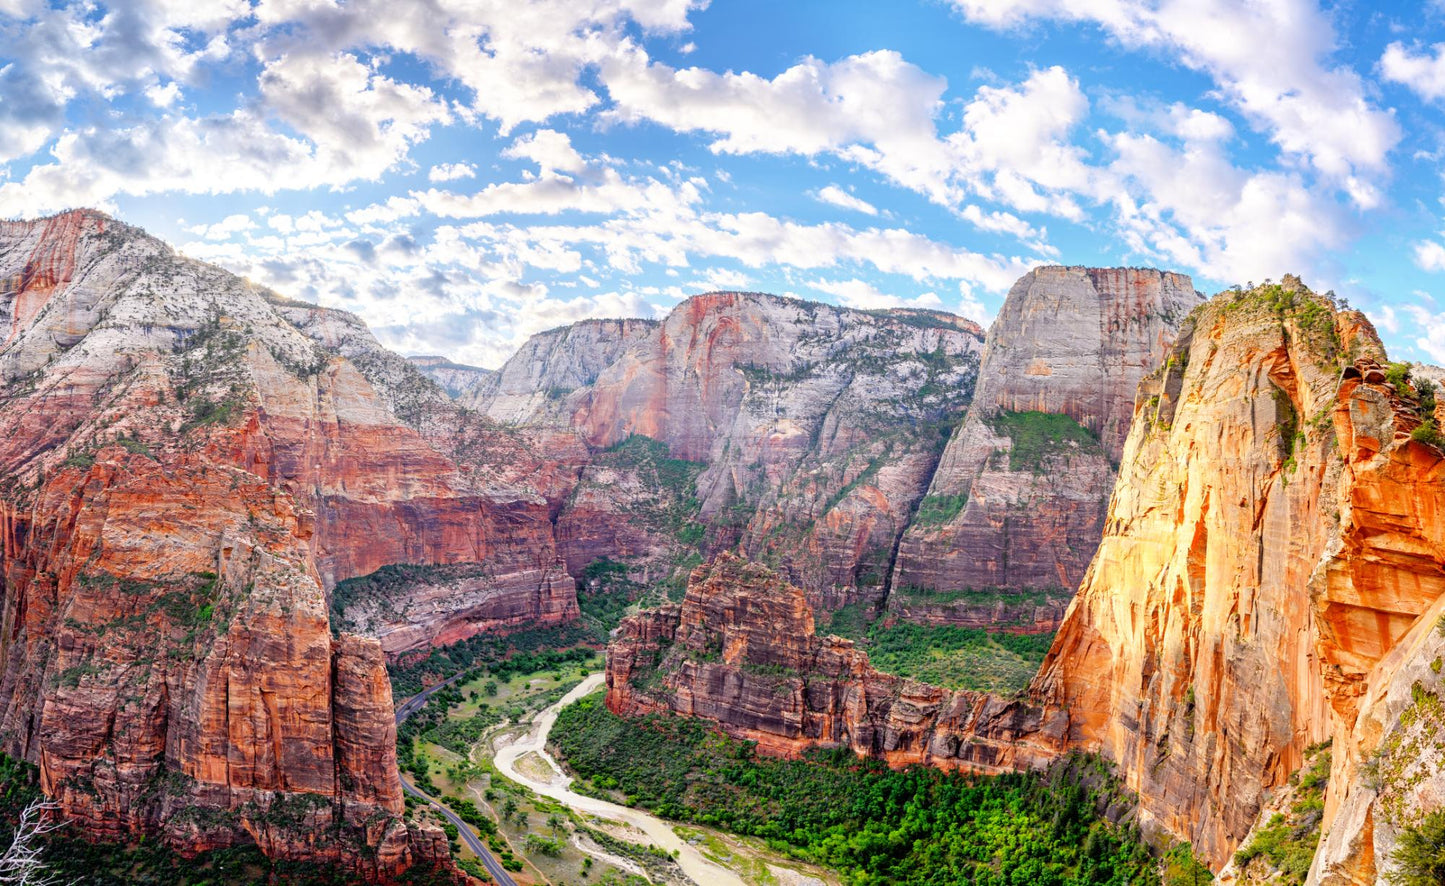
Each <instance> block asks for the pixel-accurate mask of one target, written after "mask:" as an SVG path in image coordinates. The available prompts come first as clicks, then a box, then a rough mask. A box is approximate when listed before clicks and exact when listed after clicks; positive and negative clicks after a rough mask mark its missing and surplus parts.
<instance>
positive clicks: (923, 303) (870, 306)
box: [805, 278, 943, 310]
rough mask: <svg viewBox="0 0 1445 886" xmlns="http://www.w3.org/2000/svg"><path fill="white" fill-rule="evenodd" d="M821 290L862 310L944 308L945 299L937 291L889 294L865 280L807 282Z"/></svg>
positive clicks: (850, 306)
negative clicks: (914, 293)
mask: <svg viewBox="0 0 1445 886" xmlns="http://www.w3.org/2000/svg"><path fill="white" fill-rule="evenodd" d="M805 285H806V286H809V287H811V288H813V289H816V290H818V291H819V292H825V293H827V294H829V295H832V296H835V297H836V298H837V299H838V301H839V302H841V303H842V304H843V305H844V307H849V308H859V309H861V310H877V309H880V308H928V309H930V310H942V308H943V301H942V300H941V299H940V298H939V297H938V294H937V293H935V292H925V293H923V294H921V295H918V296H915V297H913V298H901V297H899V296H896V295H889V294H888V293H885V292H881V291H880V290H879V289H878V288H877V287H875V286H874V285H873V284H871V283H868V282H866V281H864V280H859V279H856V278H854V279H852V280H813V281H811V282H809V283H807V284H805Z"/></svg>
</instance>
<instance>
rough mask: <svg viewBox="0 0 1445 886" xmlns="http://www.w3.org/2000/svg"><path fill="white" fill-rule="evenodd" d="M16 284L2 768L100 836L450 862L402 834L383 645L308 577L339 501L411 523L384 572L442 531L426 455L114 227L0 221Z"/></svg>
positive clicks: (284, 342) (238, 302) (10, 286)
mask: <svg viewBox="0 0 1445 886" xmlns="http://www.w3.org/2000/svg"><path fill="white" fill-rule="evenodd" d="M0 279H3V280H4V281H6V282H5V284H4V288H3V289H0V314H3V316H4V317H5V318H6V320H7V322H8V324H9V325H8V332H7V335H8V338H7V340H6V342H5V344H4V346H3V347H0V384H3V385H4V393H5V397H4V399H3V402H0V476H3V478H4V479H3V481H0V539H3V544H4V561H3V587H4V591H5V593H4V599H3V609H0V625H3V633H0V747H3V749H4V750H5V751H6V752H7V753H11V754H13V755H16V756H19V757H23V758H24V759H27V760H29V761H31V762H34V763H35V764H37V765H38V766H39V767H40V772H41V785H42V787H43V789H44V790H45V791H46V793H47V794H49V795H51V796H52V797H54V798H55V799H56V800H57V801H58V802H59V803H60V804H61V806H62V808H63V810H64V813H65V814H66V815H67V816H68V817H71V818H73V819H76V820H78V821H80V822H82V823H83V825H84V831H85V832H86V833H88V834H93V835H96V836H99V837H103V838H109V839H126V838H131V837H134V836H138V835H142V834H153V835H158V836H160V837H161V838H163V839H165V840H166V841H167V842H169V843H171V844H172V845H174V846H177V847H178V848H180V849H181V850H183V851H186V852H191V851H199V850H203V849H210V848H216V847H223V846H231V845H237V844H242V843H255V844H256V845H258V846H259V847H260V848H261V849H262V850H263V851H265V852H266V853H267V854H268V855H270V856H272V857H277V858H293V859H306V860H313V861H333V862H337V863H340V864H342V865H343V866H345V867H348V868H351V869H352V870H354V871H355V872H356V873H357V874H358V875H360V876H362V877H364V878H365V879H368V880H390V879H393V878H394V877H396V876H397V875H399V874H400V873H401V872H402V871H404V870H405V869H406V868H408V867H409V866H411V865H412V864H413V863H415V862H416V861H417V860H419V859H428V860H439V859H444V858H445V857H446V855H445V847H444V843H443V842H442V841H441V840H439V839H438V837H439V835H438V834H437V833H434V832H432V831H425V832H423V831H419V830H417V829H416V828H415V827H414V826H411V825H408V824H407V823H406V822H405V821H404V820H403V818H402V816H401V813H402V802H401V792H400V783H399V781H398V778H397V773H396V760H395V747H394V742H395V728H394V725H393V719H392V717H393V715H392V700H391V694H390V685H389V682H388V680H387V676H386V671H385V668H384V661H383V654H382V649H381V646H380V645H379V644H378V643H377V642H376V641H375V640H367V639H361V638H359V637H354V636H348V635H345V634H343V635H341V636H340V637H333V635H332V631H331V628H330V625H329V623H328V605H327V603H328V601H327V594H326V591H325V588H324V585H323V582H322V580H321V575H320V574H319V572H318V569H317V562H318V559H319V558H318V553H319V554H320V559H322V560H326V559H327V558H328V554H327V552H330V553H331V555H333V556H331V559H332V560H334V559H335V557H334V554H335V552H336V551H338V550H339V549H340V548H341V547H342V546H343V543H342V542H341V541H339V539H340V538H341V536H340V535H339V534H337V533H334V532H330V533H329V531H328V529H327V526H328V523H327V519H326V515H327V513H328V508H331V507H333V506H335V505H334V503H335V502H336V501H337V500H338V499H345V500H346V501H348V502H354V501H357V500H360V501H364V502H366V506H365V508H370V509H371V511H373V512H374V511H375V510H385V509H390V511H391V513H393V514H394V515H396V517H397V518H394V519H393V521H392V522H391V524H390V526H388V530H389V532H388V533H387V535H388V537H387V538H386V539H385V540H383V541H381V542H380V543H378V544H377V545H376V548H378V549H380V550H382V551H383V552H385V551H386V550H387V549H388V546H389V545H402V546H403V547H399V548H398V549H400V550H405V549H406V548H405V547H404V545H405V544H406V542H404V541H402V542H397V541H395V540H394V539H395V536H396V535H397V534H398V533H397V532H396V530H397V529H398V528H403V527H406V526H408V525H411V526H419V527H425V526H426V525H427V524H426V521H427V519H430V517H429V515H432V514H435V513H436V512H437V511H445V510H446V509H447V507H448V506H447V505H445V504H443V505H430V506H429V505H428V504H427V500H428V496H430V495H431V494H432V492H433V491H435V490H438V489H439V491H437V494H436V497H437V498H441V497H444V496H445V494H446V493H447V491H449V490H454V487H448V486H446V485H445V483H446V480H445V479H443V480H440V481H438V480H435V479H431V478H423V477H421V476H419V475H421V474H428V473H430V471H431V470H432V469H433V468H434V467H436V460H435V458H434V457H433V456H431V455H429V454H428V453H427V451H426V447H425V446H424V445H422V444H421V443H420V442H419V440H418V438H417V436H416V433H415V432H412V431H409V430H406V429H404V428H403V429H399V428H397V427H396V426H397V425H399V424H400V423H399V422H397V421H396V419H394V418H393V419H391V420H390V423H388V421H387V420H386V416H387V415H390V414H393V411H394V408H395V407H394V406H393V405H392V404H391V403H386V404H385V405H380V404H381V398H380V397H379V396H378V394H377V393H376V391H375V389H374V388H373V387H371V386H370V385H369V383H367V382H366V381H365V380H364V379H363V378H362V376H361V375H360V374H358V372H357V371H356V370H355V369H352V368H350V367H349V366H348V361H346V360H345V359H344V358H339V357H337V356H336V355H335V354H324V353H318V351H317V350H316V348H315V345H314V344H313V342H312V341H310V340H308V338H307V337H306V336H304V335H302V334H301V332H300V331H299V330H298V329H297V328H296V327H294V326H293V325H291V324H289V323H288V322H287V321H286V320H285V319H284V318H283V317H281V316H280V315H279V314H278V313H277V311H276V309H275V307H274V306H273V305H272V304H271V303H270V302H269V301H268V300H267V299H266V298H264V297H263V296H262V295H261V294H260V293H257V292H255V291H254V290H252V289H251V288H250V287H249V286H248V285H246V284H244V283H242V282H241V281H239V280H237V279H236V278H234V277H231V276H230V275H227V274H225V273H223V272H221V271H219V270H217V269H214V268H210V267H208V266H205V265H201V264H199V263H195V262H189V261H186V260H183V259H180V258H178V257H177V256H175V255H174V254H173V253H171V252H170V251H169V250H167V249H166V248H165V247H164V246H162V245H161V244H159V243H158V242H156V241H154V240H152V239H151V238H148V237H146V236H145V235H144V234H142V233H141V232H139V231H137V230H135V229H132V228H128V227H126V226H124V225H119V224H117V223H115V222H112V221H111V220H109V219H107V218H105V217H104V216H101V215H98V214H94V213H85V212H76V213H68V214H66V215H63V216H58V217H56V218H55V219H51V220H48V221H46V222H42V223H7V224H5V225H4V227H3V228H0ZM283 376H284V377H283ZM393 393H394V392H393ZM307 398H310V404H309V405H307V406H304V407H303V406H302V405H301V403H302V401H304V400H306V399H307ZM308 410H309V411H308ZM351 430H355V432H356V433H357V435H358V436H359V437H360V438H361V439H362V442H361V444H360V445H373V446H385V447H389V448H393V449H396V450H399V451H400V453H401V454H399V455H398V454H393V455H392V458H391V460H387V458H386V457H385V454H384V453H383V454H379V455H378V457H377V458H375V459H363V458H362V450H361V448H360V446H359V445H358V442H357V441H356V440H355V439H351V438H348V432H349V431H351ZM452 473H453V474H455V473H456V470H455V469H452ZM388 477H389V478H390V479H392V480H394V481H395V482H396V484H397V487H399V490H398V489H397V488H390V489H386V485H385V483H384V482H382V480H383V478H388ZM426 483H430V484H432V485H430V486H428V485H425V484H426ZM333 489H334V490H340V491H337V492H333V491H331V490H333ZM383 489H386V492H385V494H383ZM409 497H410V498H415V499H419V500H420V502H421V503H420V505H419V506H414V505H413V504H412V503H411V502H410V501H409ZM467 507H470V508H472V509H473V510H475V509H476V504H475V503H473V504H466V503H463V504H462V505H460V506H456V507H454V510H457V511H459V510H462V509H464V508H467ZM365 508H362V509H360V510H356V511H354V513H366V512H367V511H366V510H365ZM540 509H541V510H542V511H543V512H544V513H545V510H546V507H545V505H542V506H540ZM468 519H475V517H469V518H468ZM402 534H403V535H404V533H402ZM352 541H353V542H354V539H353V540H352ZM419 544H422V545H424V544H427V543H426V542H422V543H419ZM432 544H435V545H437V550H438V551H441V552H443V553H444V552H445V551H446V550H447V548H446V547H445V546H446V545H447V544H453V545H456V543H455V542H450V541H446V540H443V541H440V542H432ZM457 546H458V547H459V546H460V545H457ZM441 555H442V554H438V556H441ZM383 556H386V554H385V553H384V554H383ZM347 562H354V561H347ZM358 568H365V565H364V564H363V565H361V566H359V567H358Z"/></svg>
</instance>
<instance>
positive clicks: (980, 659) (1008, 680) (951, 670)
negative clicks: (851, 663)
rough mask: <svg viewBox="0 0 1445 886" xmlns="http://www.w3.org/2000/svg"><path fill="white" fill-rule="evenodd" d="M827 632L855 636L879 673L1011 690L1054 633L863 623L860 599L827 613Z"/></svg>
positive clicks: (1032, 670) (1024, 680)
mask: <svg viewBox="0 0 1445 886" xmlns="http://www.w3.org/2000/svg"><path fill="white" fill-rule="evenodd" d="M826 632H827V633H834V634H837V635H839V636H841V637H847V638H849V639H851V640H855V641H858V642H859V643H860V644H861V645H862V647H863V648H864V649H865V650H867V652H868V661H869V662H870V663H871V664H872V665H873V667H875V668H877V669H878V670H880V671H882V672H883V673H885V674H893V675H895V676H899V677H912V678H913V679H915V680H922V681H923V682H925V683H932V684H934V685H935V686H943V687H945V688H948V689H971V690H974V691H979V692H1000V693H1012V692H1017V691H1019V690H1021V689H1023V688H1024V687H1026V686H1028V684H1029V681H1030V680H1032V679H1033V677H1034V675H1035V674H1036V673H1038V670H1039V665H1041V664H1043V661H1044V656H1045V655H1046V654H1048V651H1049V646H1050V645H1052V643H1053V638H1054V635H1053V634H1052V633H1046V634H1010V633H1004V632H1001V631H1000V632H994V631H988V630H984V629H982V628H966V627H961V626H958V625H921V624H913V623H911V622H903V621H899V622H894V623H892V624H889V623H886V622H885V621H884V620H882V619H880V620H877V621H874V622H871V623H869V622H868V620H867V612H866V604H859V603H855V604H852V605H851V606H845V607H844V608H843V609H841V610H839V611H838V612H836V613H834V614H833V620H832V621H831V622H830V623H829V625H828V627H827V629H826Z"/></svg>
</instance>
